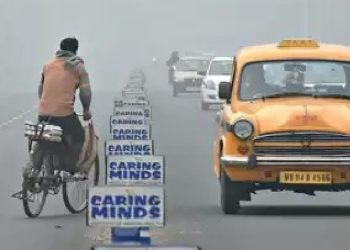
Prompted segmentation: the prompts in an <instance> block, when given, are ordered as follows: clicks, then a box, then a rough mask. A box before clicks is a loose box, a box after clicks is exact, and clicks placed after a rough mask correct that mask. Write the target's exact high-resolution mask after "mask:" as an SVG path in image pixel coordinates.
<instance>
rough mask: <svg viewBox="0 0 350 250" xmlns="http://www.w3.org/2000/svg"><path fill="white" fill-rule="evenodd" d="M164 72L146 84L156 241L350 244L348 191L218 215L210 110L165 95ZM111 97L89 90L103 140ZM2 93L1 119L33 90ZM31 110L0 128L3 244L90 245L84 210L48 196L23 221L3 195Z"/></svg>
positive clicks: (15, 182) (259, 201) (261, 198)
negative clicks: (161, 200) (158, 207)
mask: <svg viewBox="0 0 350 250" xmlns="http://www.w3.org/2000/svg"><path fill="white" fill-rule="evenodd" d="M164 70H165V69H164V68H153V69H150V70H149V82H148V88H149V92H150V97H151V102H152V105H153V107H154V109H153V114H154V122H153V131H154V139H155V142H156V147H155V150H156V153H157V154H164V155H166V167H167V176H166V177H167V180H166V181H167V183H166V195H167V201H166V205H167V225H166V227H165V229H164V230H154V231H153V232H152V234H153V236H154V239H155V242H157V243H164V244H170V243H178V244H190V245H196V244H198V245H200V246H202V247H203V249H210V250H214V249H215V250H216V249H217V250H225V249H227V250H231V249H234V250H277V249H278V250H279V249H283V250H292V249H293V250H294V249H308V250H313V249H315V250H316V249H317V250H328V249H344V250H345V249H349V245H350V237H349V236H350V223H349V222H350V194H349V193H338V194H328V193H324V194H319V195H318V196H316V197H308V196H304V195H296V194H293V193H278V194H271V193H269V192H260V193H258V195H255V196H253V202H251V203H245V204H244V207H243V210H242V212H241V213H240V214H238V215H234V216H225V215H223V214H222V213H221V211H220V208H219V205H218V204H219V196H218V194H219V185H218V182H217V181H216V179H215V177H214V175H213V173H212V166H211V161H212V159H211V145H212V138H213V134H214V128H215V124H214V118H215V112H213V111H207V112H202V111H200V102H199V96H198V95H196V94H195V95H192V94H191V95H181V96H179V97H177V98H173V97H171V89H170V86H169V85H168V84H167V81H166V72H165V71H164ZM117 92H118V90H117V89H116V91H115V93H117ZM113 96H114V93H113V92H111V91H105V92H100V93H95V95H94V97H95V102H94V111H95V112H94V113H95V121H96V123H97V126H98V129H99V131H100V135H101V140H104V139H106V136H107V134H106V132H107V131H108V130H107V127H108V115H109V114H110V112H111V110H112V107H111V102H112V98H113ZM0 97H1V98H0V100H1V101H0V124H1V123H3V122H6V121H7V120H9V119H12V118H13V117H16V116H17V115H19V114H23V112H24V111H26V110H28V109H29V108H31V106H32V105H33V103H34V101H35V94H28V95H22V94H21V95H14V94H11V95H5V94H1V96H0ZM33 115H34V114H33V113H24V114H23V115H22V116H20V117H17V119H14V120H12V123H10V124H8V125H6V126H3V127H1V128H0V139H1V143H0V163H1V166H2V169H3V172H2V177H1V182H0V197H1V198H2V201H3V202H2V204H1V206H0V242H1V244H2V247H1V249H11V250H23V249H29V250H32V249H33V250H48V249H50V250H66V249H67V250H70V249H77V250H80V249H81V250H83V249H88V247H89V246H90V244H91V236H92V235H94V234H96V232H95V230H90V229H86V228H85V224H84V222H85V220H84V219H85V218H84V216H83V215H78V216H77V215H70V214H69V213H68V212H67V211H66V210H65V208H64V206H63V203H62V199H61V197H55V198H56V199H53V198H52V197H50V199H49V200H48V203H47V206H46V207H45V210H44V211H43V214H42V216H41V217H40V218H38V219H35V220H31V219H27V218H25V216H24V214H23V211H22V207H21V203H20V202H19V201H16V200H13V199H10V198H9V196H10V194H12V193H14V192H15V191H17V190H18V187H19V185H20V177H19V173H20V169H21V166H22V165H23V164H24V163H25V161H26V154H25V139H24V138H23V136H22V129H23V125H22V124H23V120H24V119H28V118H31V117H33ZM101 145H102V143H101ZM57 226H59V227H57ZM98 234H101V231H99V232H98Z"/></svg>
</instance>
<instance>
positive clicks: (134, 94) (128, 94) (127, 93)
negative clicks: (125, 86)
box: [122, 90, 147, 100]
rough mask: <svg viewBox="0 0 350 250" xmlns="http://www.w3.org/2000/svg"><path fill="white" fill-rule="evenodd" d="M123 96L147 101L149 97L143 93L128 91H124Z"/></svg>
mask: <svg viewBox="0 0 350 250" xmlns="http://www.w3.org/2000/svg"><path fill="white" fill-rule="evenodd" d="M122 96H123V97H129V98H139V99H142V100H147V95H146V93H145V92H143V91H127V90H123V91H122Z"/></svg>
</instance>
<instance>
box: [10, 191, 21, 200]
mask: <svg viewBox="0 0 350 250" xmlns="http://www.w3.org/2000/svg"><path fill="white" fill-rule="evenodd" d="M23 196H24V195H23V191H22V190H21V191H19V192H17V193H14V194H13V195H11V198H15V199H19V200H23Z"/></svg>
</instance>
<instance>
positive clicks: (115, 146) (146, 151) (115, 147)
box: [106, 140, 154, 156]
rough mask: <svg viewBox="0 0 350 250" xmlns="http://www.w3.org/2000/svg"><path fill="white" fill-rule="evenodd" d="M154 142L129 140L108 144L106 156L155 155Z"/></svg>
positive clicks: (109, 142)
mask: <svg viewBox="0 0 350 250" xmlns="http://www.w3.org/2000/svg"><path fill="white" fill-rule="evenodd" d="M153 151H154V150H153V141H152V140H135V141H134V140H127V141H124V140H123V141H115V140H110V141H107V142H106V156H113V155H153V154H154V153H153Z"/></svg>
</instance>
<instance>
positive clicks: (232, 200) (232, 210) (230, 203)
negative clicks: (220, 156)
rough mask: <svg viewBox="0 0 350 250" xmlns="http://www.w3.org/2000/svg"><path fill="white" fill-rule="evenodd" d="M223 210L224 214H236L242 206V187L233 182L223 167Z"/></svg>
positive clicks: (221, 179)
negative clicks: (240, 198) (240, 193)
mask: <svg viewBox="0 0 350 250" xmlns="http://www.w3.org/2000/svg"><path fill="white" fill-rule="evenodd" d="M220 188H221V208H222V211H223V212H224V214H236V213H237V212H238V211H239V210H240V208H241V206H240V200H239V192H240V190H241V185H240V184H239V183H235V182H233V181H231V179H230V178H229V177H228V176H227V174H226V172H225V170H224V169H223V167H221V173H220Z"/></svg>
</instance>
